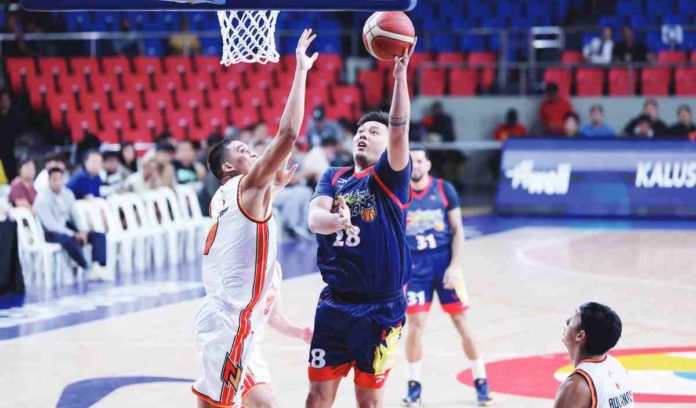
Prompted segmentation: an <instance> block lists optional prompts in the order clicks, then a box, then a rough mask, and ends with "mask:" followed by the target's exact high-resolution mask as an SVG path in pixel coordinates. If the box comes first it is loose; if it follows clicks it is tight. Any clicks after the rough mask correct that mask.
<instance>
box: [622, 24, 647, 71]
mask: <svg viewBox="0 0 696 408" xmlns="http://www.w3.org/2000/svg"><path fill="white" fill-rule="evenodd" d="M648 59H652V57H651V56H650V55H649V54H648V49H647V48H645V44H643V43H642V42H639V41H638V40H636V36H635V33H634V32H633V27H631V26H629V25H625V26H624V27H623V29H622V30H621V41H619V42H618V43H617V44H616V46H615V47H614V62H619V63H631V62H646V61H648Z"/></svg>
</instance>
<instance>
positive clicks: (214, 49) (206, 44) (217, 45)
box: [200, 37, 222, 56]
mask: <svg viewBox="0 0 696 408" xmlns="http://www.w3.org/2000/svg"><path fill="white" fill-rule="evenodd" d="M200 41H201V52H202V53H203V55H210V56H218V55H220V54H221V53H222V38H219V37H217V38H213V37H205V38H201V39H200Z"/></svg>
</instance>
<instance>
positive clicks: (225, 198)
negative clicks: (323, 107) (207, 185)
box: [192, 30, 318, 407]
mask: <svg viewBox="0 0 696 408" xmlns="http://www.w3.org/2000/svg"><path fill="white" fill-rule="evenodd" d="M315 37H316V36H315V35H313V34H312V31H311V30H305V31H304V32H303V33H302V36H301V37H300V39H299V42H298V44H297V49H296V56H297V64H296V68H295V78H294V80H293V83H292V89H291V90H290V95H289V97H288V101H287V104H286V106H285V111H284V112H283V116H282V118H281V120H280V125H279V130H278V134H277V135H276V137H275V138H274V139H273V141H272V142H271V143H270V145H269V146H268V148H267V149H266V151H264V153H263V154H262V155H261V156H260V157H258V158H257V157H256V154H255V153H254V152H253V151H252V150H251V149H249V147H248V146H247V145H246V144H244V143H242V142H240V141H237V140H225V141H223V142H221V143H219V144H218V145H216V146H215V147H213V148H212V149H211V151H210V154H209V156H208V167H209V168H210V171H211V172H212V173H213V174H214V175H215V177H217V178H218V179H219V180H220V183H221V184H222V185H221V187H220V188H219V189H218V191H217V192H216V193H215V195H214V196H213V199H212V200H211V203H210V209H211V211H210V214H211V216H212V217H213V220H214V224H213V226H212V227H211V229H210V232H209V233H208V238H207V240H206V245H205V250H204V256H203V271H202V275H203V284H204V286H205V290H206V296H205V299H204V301H203V305H202V306H201V309H200V310H199V312H198V315H197V316H196V323H195V332H196V334H195V337H196V344H197V349H198V365H199V376H198V378H197V379H196V381H195V383H194V384H193V387H192V389H193V392H194V393H195V394H196V395H197V396H198V406H199V407H211V406H216V407H231V406H233V402H234V400H235V397H236V395H237V393H238V392H239V389H240V387H241V385H242V379H243V378H244V373H245V371H246V368H247V363H248V360H249V356H250V355H251V353H252V351H253V347H254V344H255V341H254V333H255V331H257V330H258V329H259V327H260V326H261V325H262V323H263V320H262V314H263V309H264V307H263V304H261V303H260V301H261V299H263V297H264V296H265V293H266V290H267V288H268V286H269V284H270V282H271V280H272V278H273V269H274V265H275V258H276V237H277V230H276V224H275V221H274V220H273V217H272V212H271V210H272V207H271V204H272V198H273V196H274V195H275V194H276V193H277V192H278V191H279V190H280V189H282V188H283V187H284V186H285V185H286V184H287V182H288V181H289V180H290V179H291V178H292V176H293V174H294V172H295V170H296V166H294V167H292V168H290V169H287V168H286V165H287V161H288V159H289V157H290V153H291V152H292V148H293V146H294V145H295V141H296V140H297V135H298V133H299V132H300V128H301V126H302V119H303V117H304V105H305V88H306V81H307V72H308V71H309V69H310V68H311V67H312V65H313V64H314V61H316V59H317V56H318V54H317V53H314V54H313V55H312V56H311V57H308V56H307V55H306V51H307V47H308V46H309V45H310V44H311V43H312V41H313V40H314V38H315ZM267 406H269V407H273V406H275V405H274V404H272V405H267Z"/></svg>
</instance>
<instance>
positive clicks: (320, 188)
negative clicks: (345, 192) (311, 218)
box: [312, 168, 339, 199]
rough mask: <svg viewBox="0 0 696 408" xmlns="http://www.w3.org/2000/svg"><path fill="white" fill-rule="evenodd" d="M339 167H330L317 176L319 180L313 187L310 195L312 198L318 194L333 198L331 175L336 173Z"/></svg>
mask: <svg viewBox="0 0 696 408" xmlns="http://www.w3.org/2000/svg"><path fill="white" fill-rule="evenodd" d="M338 170H339V169H336V168H330V169H328V170H326V171H325V172H324V174H322V175H321V178H319V182H318V183H317V187H316V188H315V189H314V194H313V195H312V199H315V198H317V197H319V196H327V197H331V198H334V188H333V185H332V181H333V177H334V175H336V172H337V171H338Z"/></svg>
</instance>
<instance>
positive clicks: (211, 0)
mask: <svg viewBox="0 0 696 408" xmlns="http://www.w3.org/2000/svg"><path fill="white" fill-rule="evenodd" d="M416 1H417V0H21V1H20V3H21V4H22V7H23V8H25V9H26V10H32V11H60V10H64V11H68V10H326V11H338V10H353V11H378V10H402V11H407V10H411V9H413V8H414V7H415V6H416Z"/></svg>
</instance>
